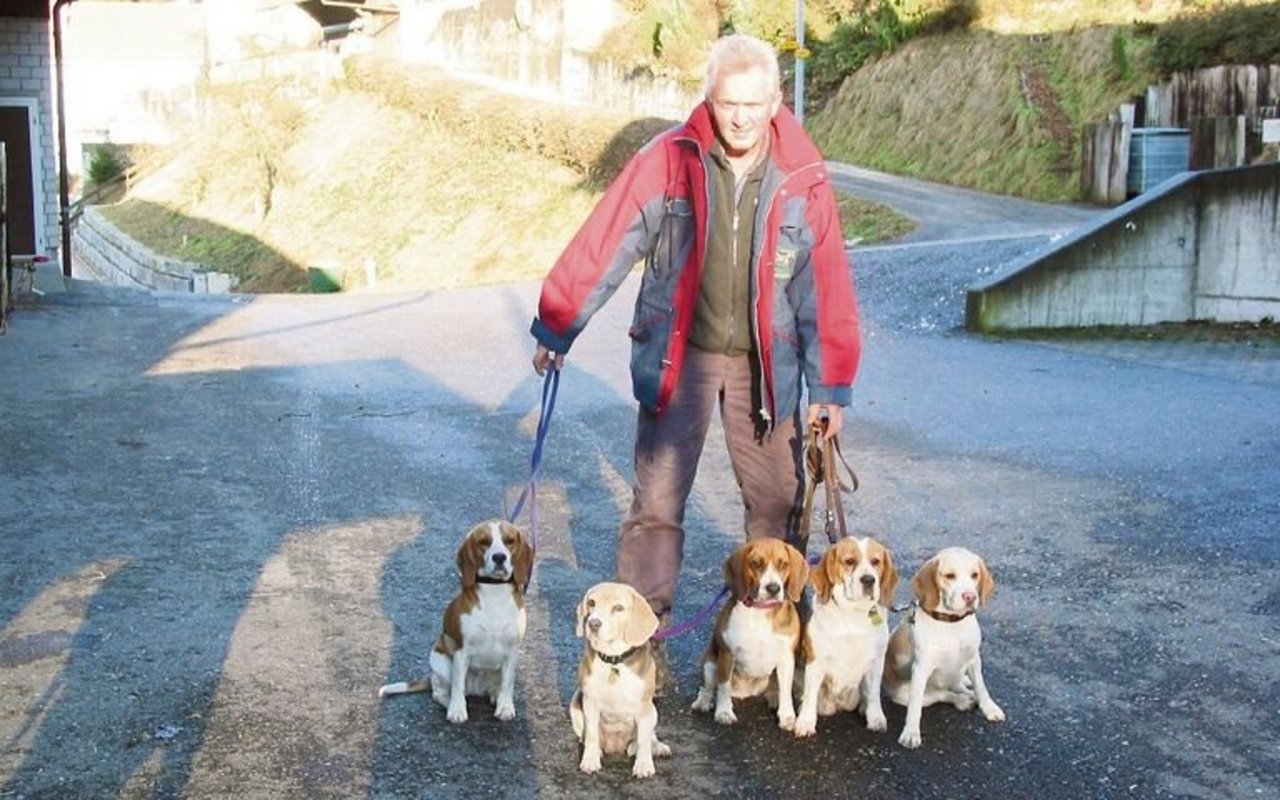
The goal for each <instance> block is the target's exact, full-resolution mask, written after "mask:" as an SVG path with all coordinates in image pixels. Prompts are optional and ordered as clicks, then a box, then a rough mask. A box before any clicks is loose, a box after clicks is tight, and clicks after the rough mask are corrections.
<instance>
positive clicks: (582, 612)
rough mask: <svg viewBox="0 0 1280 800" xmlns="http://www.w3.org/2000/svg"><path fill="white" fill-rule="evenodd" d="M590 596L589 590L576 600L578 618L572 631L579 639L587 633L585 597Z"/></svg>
mask: <svg viewBox="0 0 1280 800" xmlns="http://www.w3.org/2000/svg"><path fill="white" fill-rule="evenodd" d="M590 597H591V590H590V589H588V590H587V593H586V594H584V595H583V596H582V599H581V600H579V601H578V619H577V621H576V624H575V625H574V628H573V632H574V633H575V634H577V636H578V638H579V639H581V638H582V637H583V636H586V635H587V599H588V598H590Z"/></svg>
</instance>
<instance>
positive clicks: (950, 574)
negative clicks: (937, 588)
mask: <svg viewBox="0 0 1280 800" xmlns="http://www.w3.org/2000/svg"><path fill="white" fill-rule="evenodd" d="M942 577H944V578H946V579H947V580H949V581H954V580H955V579H956V574H955V573H954V572H948V573H946V574H945V575H943V576H942Z"/></svg>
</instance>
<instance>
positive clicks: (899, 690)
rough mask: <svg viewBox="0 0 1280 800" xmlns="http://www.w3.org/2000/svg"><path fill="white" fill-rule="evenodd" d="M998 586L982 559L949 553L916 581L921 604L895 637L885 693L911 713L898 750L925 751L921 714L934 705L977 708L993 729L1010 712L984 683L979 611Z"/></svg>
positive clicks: (930, 564)
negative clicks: (921, 745) (993, 698)
mask: <svg viewBox="0 0 1280 800" xmlns="http://www.w3.org/2000/svg"><path fill="white" fill-rule="evenodd" d="M995 588H996V583H995V579H993V578H992V577H991V573H990V572H989V571H988V570H987V565H986V563H985V562H984V561H983V560H982V558H981V557H980V556H978V555H977V554H976V553H973V552H972V551H969V550H966V549H964V548H963V547H948V548H946V549H945V550H942V551H941V552H939V553H938V554H937V555H935V556H934V557H933V558H931V559H929V560H928V561H927V562H925V564H924V566H922V567H921V568H920V570H919V572H917V573H916V574H915V576H914V577H913V578H912V579H911V591H912V592H913V593H914V594H915V597H916V603H915V607H914V608H912V610H911V613H910V614H909V615H908V616H907V618H906V619H905V620H903V621H902V622H901V623H899V625H898V627H897V628H896V629H895V630H894V631H893V634H892V635H891V636H890V637H889V650H888V654H887V655H886V656H885V663H884V685H885V688H886V689H887V690H888V692H889V696H890V697H891V698H892V699H893V701H894V702H895V703H897V704H899V705H904V706H906V707H907V718H906V722H905V723H903V726H902V735H901V736H899V737H898V744H900V745H902V746H903V747H919V746H920V741H921V739H920V712H921V710H922V709H923V708H924V707H925V706H928V705H932V704H934V703H951V704H952V705H954V706H955V707H956V708H958V709H960V710H961V711H968V710H969V709H971V708H973V705H974V702H975V701H976V702H977V705H978V708H980V709H981V710H982V713H983V714H984V715H986V718H987V720H988V721H990V722H1000V721H1001V720H1003V719H1004V712H1003V711H1001V710H1000V706H998V705H996V702H995V701H994V700H992V699H991V695H990V694H989V693H988V692H987V684H986V682H985V681H984V680H983V679H982V656H981V654H980V653H979V650H980V649H981V646H982V630H981V629H980V628H979V627H978V617H977V611H978V609H979V608H980V607H982V606H984V605H986V604H987V601H988V600H989V599H990V598H991V594H992V592H994V591H995Z"/></svg>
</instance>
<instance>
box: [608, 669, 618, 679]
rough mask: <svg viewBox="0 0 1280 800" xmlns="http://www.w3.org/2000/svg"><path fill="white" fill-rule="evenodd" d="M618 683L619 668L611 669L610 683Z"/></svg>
mask: <svg viewBox="0 0 1280 800" xmlns="http://www.w3.org/2000/svg"><path fill="white" fill-rule="evenodd" d="M617 682H618V668H617V667H610V668H609V683H617Z"/></svg>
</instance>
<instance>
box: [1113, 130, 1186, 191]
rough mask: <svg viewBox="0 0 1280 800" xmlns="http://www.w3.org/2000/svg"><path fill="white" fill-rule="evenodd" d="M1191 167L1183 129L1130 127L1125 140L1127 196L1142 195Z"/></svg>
mask: <svg viewBox="0 0 1280 800" xmlns="http://www.w3.org/2000/svg"><path fill="white" fill-rule="evenodd" d="M1190 168H1191V131H1189V130H1187V129H1186V128H1134V129H1133V136H1132V138H1130V140H1129V176H1128V178H1127V179H1126V180H1125V189H1126V190H1127V191H1128V193H1129V195H1130V196H1133V195H1137V194H1142V193H1143V192H1145V191H1147V190H1148V189H1150V188H1152V187H1153V186H1156V185H1158V184H1161V183H1164V182H1165V181H1166V180H1168V179H1169V178H1172V177H1173V176H1174V175H1177V174H1178V173H1179V172H1186V171H1187V170H1188V169H1190Z"/></svg>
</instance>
